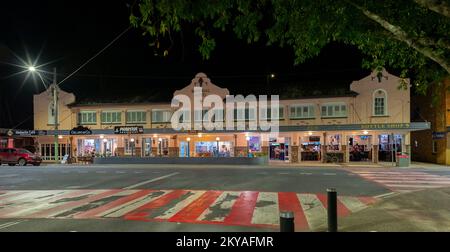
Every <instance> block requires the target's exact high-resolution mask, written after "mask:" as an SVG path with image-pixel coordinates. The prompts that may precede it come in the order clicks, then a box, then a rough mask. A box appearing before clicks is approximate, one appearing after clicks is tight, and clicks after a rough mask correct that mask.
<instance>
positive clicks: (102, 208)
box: [73, 190, 156, 219]
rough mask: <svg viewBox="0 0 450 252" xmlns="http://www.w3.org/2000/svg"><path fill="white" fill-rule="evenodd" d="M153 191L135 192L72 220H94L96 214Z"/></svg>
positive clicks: (78, 215)
mask: <svg viewBox="0 0 450 252" xmlns="http://www.w3.org/2000/svg"><path fill="white" fill-rule="evenodd" d="M155 191H156V190H141V191H138V192H135V193H133V194H130V195H126V196H123V198H120V199H117V200H115V201H112V202H109V203H108V204H106V205H103V206H99V207H96V208H93V209H91V210H88V211H86V212H81V213H78V214H76V215H74V216H73V218H75V219H82V218H95V217H96V215H97V214H100V213H102V212H105V211H107V210H109V209H111V208H114V207H117V206H120V205H122V204H125V203H127V202H130V201H132V200H135V199H137V198H140V197H143V196H145V195H147V194H149V193H151V192H155Z"/></svg>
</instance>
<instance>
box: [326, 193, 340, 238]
mask: <svg viewBox="0 0 450 252" xmlns="http://www.w3.org/2000/svg"><path fill="white" fill-rule="evenodd" d="M327 196H328V203H327V204H328V232H337V230H338V223H337V192H336V189H334V188H328V189H327Z"/></svg>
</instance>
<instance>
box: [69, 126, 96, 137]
mask: <svg viewBox="0 0 450 252" xmlns="http://www.w3.org/2000/svg"><path fill="white" fill-rule="evenodd" d="M69 133H70V135H92V130H90V129H89V128H86V127H83V126H78V127H76V128H73V129H71V130H70V132H69Z"/></svg>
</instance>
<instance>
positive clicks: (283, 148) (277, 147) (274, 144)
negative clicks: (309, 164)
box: [269, 138, 289, 160]
mask: <svg viewBox="0 0 450 252" xmlns="http://www.w3.org/2000/svg"><path fill="white" fill-rule="evenodd" d="M288 148H289V144H288V143H280V142H278V139H276V138H271V139H269V151H270V160H285V159H286V155H287V154H289V151H288Z"/></svg>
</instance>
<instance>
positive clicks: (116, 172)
mask: <svg viewBox="0 0 450 252" xmlns="http://www.w3.org/2000/svg"><path fill="white" fill-rule="evenodd" d="M116 173H126V172H124V171H116Z"/></svg>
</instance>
